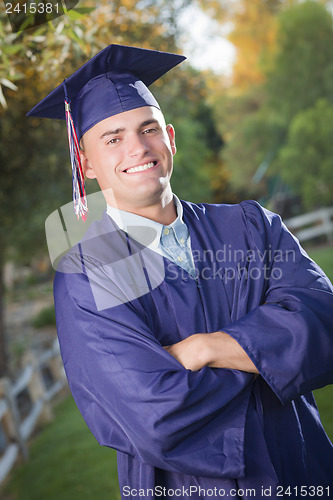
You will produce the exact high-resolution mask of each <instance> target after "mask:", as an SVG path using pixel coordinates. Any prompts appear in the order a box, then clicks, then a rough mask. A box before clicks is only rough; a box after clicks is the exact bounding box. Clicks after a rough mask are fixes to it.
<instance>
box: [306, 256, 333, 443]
mask: <svg viewBox="0 0 333 500" xmlns="http://www.w3.org/2000/svg"><path fill="white" fill-rule="evenodd" d="M307 251H308V253H309V255H310V257H311V258H312V259H313V260H315V261H316V262H317V264H318V265H319V266H320V267H321V268H322V269H323V270H324V271H325V273H326V274H327V276H328V277H329V278H330V280H331V281H332V283H333V247H332V246H327V247H323V248H316V249H311V248H310V249H307ZM314 395H315V398H316V401H317V405H318V408H319V413H320V416H321V420H322V423H323V426H324V428H325V431H326V432H327V434H328V436H329V437H330V439H331V441H333V385H328V386H327V387H324V388H323V389H319V390H318V391H315V392H314Z"/></svg>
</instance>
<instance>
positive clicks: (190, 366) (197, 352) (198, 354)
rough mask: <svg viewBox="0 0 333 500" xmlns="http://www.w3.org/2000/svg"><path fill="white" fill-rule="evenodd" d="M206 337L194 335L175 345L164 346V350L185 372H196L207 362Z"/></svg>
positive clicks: (201, 334)
mask: <svg viewBox="0 0 333 500" xmlns="http://www.w3.org/2000/svg"><path fill="white" fill-rule="evenodd" d="M206 336H207V334H206V333H196V334H195V335H190V336H189V337H187V338H186V339H184V340H181V341H180V342H177V343H176V344H173V345H169V346H165V347H164V349H165V350H166V351H168V352H169V353H170V354H171V355H172V356H173V357H174V358H176V359H177V361H179V363H181V364H182V365H183V366H184V367H185V368H186V369H187V370H192V371H197V370H200V369H201V368H203V367H204V366H206V365H207V363H208V361H209V353H208V348H207V347H208V346H207V339H206Z"/></svg>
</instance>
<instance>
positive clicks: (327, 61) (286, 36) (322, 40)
mask: <svg viewBox="0 0 333 500" xmlns="http://www.w3.org/2000/svg"><path fill="white" fill-rule="evenodd" d="M277 21H278V30H277V39H276V49H275V50H274V52H273V53H272V61H271V63H270V64H269V65H265V66H264V75H265V80H264V81H263V82H262V83H261V84H258V85H253V86H251V87H250V88H249V89H247V90H246V91H244V92H243V93H239V94H237V93H236V95H235V92H234V93H233V94H231V93H229V95H228V98H227V99H226V100H225V103H224V108H221V109H222V111H220V114H221V113H222V112H223V113H224V116H225V117H226V119H225V123H226V125H225V127H226V128H227V129H228V140H227V141H226V147H225V149H224V158H225V161H226V163H227V166H228V168H229V169H230V170H231V172H232V182H233V186H234V188H235V189H238V190H240V191H241V192H244V191H245V190H247V191H248V192H249V194H250V195H251V196H253V197H260V196H263V195H264V196H265V197H266V200H267V197H268V196H269V194H270V193H271V192H270V189H271V185H272V180H273V177H275V178H276V177H280V178H281V175H280V174H281V172H282V170H283V169H286V168H288V167H286V162H285V161H284V162H283V164H282V162H281V158H282V156H280V155H279V149H281V148H283V147H284V144H285V142H286V141H288V137H289V136H290V133H289V128H290V126H291V123H292V121H293V119H294V118H295V117H296V116H297V115H298V113H301V112H303V111H305V110H306V109H310V108H313V107H314V106H315V105H316V102H317V101H318V99H321V98H324V99H326V100H327V102H328V103H330V104H331V103H332V96H333V78H332V74H333V24H332V15H331V14H330V13H329V12H328V11H327V10H326V8H325V6H324V5H322V4H321V3H319V2H315V1H309V0H308V1H306V2H302V3H297V4H295V5H292V6H291V7H288V8H285V9H282V11H281V13H280V14H279V15H278V18H277ZM312 116H313V115H311V117H312ZM318 169H319V166H318ZM302 175H303V177H306V176H307V175H308V173H307V171H303V174H302ZM282 178H283V179H284V181H286V180H287V179H289V176H288V173H286V175H283V176H282ZM254 181H256V182H254ZM302 196H304V191H302ZM323 200H324V198H323ZM303 201H304V206H309V205H308V203H307V202H306V200H305V199H304V200H303ZM272 208H274V207H272Z"/></svg>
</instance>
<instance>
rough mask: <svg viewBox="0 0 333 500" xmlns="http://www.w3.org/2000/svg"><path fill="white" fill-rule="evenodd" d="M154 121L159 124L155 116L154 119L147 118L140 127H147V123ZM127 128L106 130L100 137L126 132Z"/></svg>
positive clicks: (150, 123)
mask: <svg viewBox="0 0 333 500" xmlns="http://www.w3.org/2000/svg"><path fill="white" fill-rule="evenodd" d="M153 123H154V124H157V125H159V122H158V120H156V119H155V118H153V119H150V120H145V121H144V122H142V123H140V125H139V127H138V129H141V128H144V127H147V125H152V124H153ZM125 130H126V129H125V128H116V129H115V130H106V131H105V132H103V134H102V135H101V136H100V139H104V137H108V136H109V135H117V134H120V133H121V132H125Z"/></svg>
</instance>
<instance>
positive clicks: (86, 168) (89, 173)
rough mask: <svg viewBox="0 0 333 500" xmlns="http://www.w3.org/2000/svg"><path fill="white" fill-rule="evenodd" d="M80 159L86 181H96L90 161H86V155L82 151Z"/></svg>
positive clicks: (81, 150)
mask: <svg viewBox="0 0 333 500" xmlns="http://www.w3.org/2000/svg"><path fill="white" fill-rule="evenodd" d="M80 158H81V164H82V170H83V173H84V175H85V177H87V178H88V179H96V174H95V171H94V169H93V168H92V166H91V164H90V161H89V160H88V157H87V154H86V153H85V151H84V150H83V149H80Z"/></svg>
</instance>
